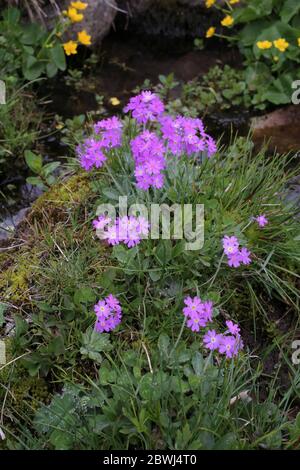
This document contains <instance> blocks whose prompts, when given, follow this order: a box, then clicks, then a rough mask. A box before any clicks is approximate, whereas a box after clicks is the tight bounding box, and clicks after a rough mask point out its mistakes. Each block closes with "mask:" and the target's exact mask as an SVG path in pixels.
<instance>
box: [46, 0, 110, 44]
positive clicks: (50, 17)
mask: <svg viewBox="0 0 300 470" xmlns="http://www.w3.org/2000/svg"><path fill="white" fill-rule="evenodd" d="M56 3H57V6H58V8H59V10H60V11H63V10H67V8H68V6H69V5H70V0H56ZM86 3H88V7H87V8H86V10H84V12H83V14H84V19H83V20H82V21H80V22H79V23H74V24H73V25H72V27H71V28H70V29H69V30H68V32H67V33H66V38H67V40H69V39H73V38H74V37H76V33H77V32H78V31H82V30H83V29H85V30H86V31H87V32H88V34H90V35H91V36H92V45H93V46H94V45H98V44H99V43H100V41H101V40H102V39H103V38H104V36H106V34H107V33H108V32H109V30H110V28H111V25H112V23H113V21H114V19H115V16H116V14H117V11H118V7H117V4H116V0H109V2H108V1H106V0H87V1H86ZM45 13H46V15H47V16H46V24H47V26H48V27H49V28H51V27H52V26H53V23H54V21H55V18H57V11H56V10H53V8H52V7H51V6H48V7H46V8H45Z"/></svg>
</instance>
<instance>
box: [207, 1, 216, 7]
mask: <svg viewBox="0 0 300 470" xmlns="http://www.w3.org/2000/svg"><path fill="white" fill-rule="evenodd" d="M214 3H216V0H206V2H205V6H206V8H210V7H212V6H213V5H214Z"/></svg>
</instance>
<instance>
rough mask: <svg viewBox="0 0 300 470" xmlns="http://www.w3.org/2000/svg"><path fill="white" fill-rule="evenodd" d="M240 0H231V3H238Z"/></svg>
mask: <svg viewBox="0 0 300 470" xmlns="http://www.w3.org/2000/svg"><path fill="white" fill-rule="evenodd" d="M239 1H240V0H229V3H230V5H235V4H236V3H239Z"/></svg>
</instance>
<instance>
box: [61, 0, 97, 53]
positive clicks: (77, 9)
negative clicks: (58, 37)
mask: <svg viewBox="0 0 300 470" xmlns="http://www.w3.org/2000/svg"><path fill="white" fill-rule="evenodd" d="M87 7H88V4H87V3H85V2H81V1H75V2H71V3H70V5H69V7H68V10H65V11H63V14H64V15H65V16H66V17H67V18H68V19H69V20H70V21H71V23H79V22H80V21H82V20H83V19H84V15H83V13H81V12H82V11H84V10H85V9H86V8H87ZM91 39H92V38H91V36H90V35H89V34H88V33H87V32H86V30H85V29H83V30H82V31H79V32H78V33H77V41H72V40H70V41H68V42H65V43H64V44H63V47H64V50H65V53H66V55H72V54H77V46H78V44H82V45H84V46H90V45H91V44H92V41H91Z"/></svg>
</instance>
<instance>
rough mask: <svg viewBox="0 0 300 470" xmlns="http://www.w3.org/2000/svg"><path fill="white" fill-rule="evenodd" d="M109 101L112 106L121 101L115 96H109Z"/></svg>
mask: <svg viewBox="0 0 300 470" xmlns="http://www.w3.org/2000/svg"><path fill="white" fill-rule="evenodd" d="M109 101H110V103H111V104H112V105H113V106H118V105H119V104H120V103H121V101H120V100H119V99H118V98H116V97H115V96H113V97H112V98H110V100H109Z"/></svg>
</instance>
